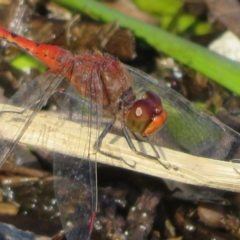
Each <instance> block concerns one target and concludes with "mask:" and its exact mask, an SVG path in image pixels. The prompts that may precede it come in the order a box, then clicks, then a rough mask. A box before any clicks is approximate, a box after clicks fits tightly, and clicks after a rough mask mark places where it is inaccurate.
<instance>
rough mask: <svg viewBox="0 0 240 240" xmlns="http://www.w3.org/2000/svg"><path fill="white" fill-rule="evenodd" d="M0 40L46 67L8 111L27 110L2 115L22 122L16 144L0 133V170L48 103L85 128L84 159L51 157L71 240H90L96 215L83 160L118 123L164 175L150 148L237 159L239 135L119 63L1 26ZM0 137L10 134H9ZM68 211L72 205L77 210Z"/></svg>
mask: <svg viewBox="0 0 240 240" xmlns="http://www.w3.org/2000/svg"><path fill="white" fill-rule="evenodd" d="M0 38H2V39H4V40H6V41H8V42H10V43H13V44H15V45H17V46H18V47H20V48H21V49H23V50H25V51H26V52H28V53H29V54H31V55H33V56H34V57H36V58H37V59H39V60H40V61H42V62H43V63H45V64H46V65H47V66H48V67H49V70H48V71H47V72H46V73H44V74H41V75H40V76H38V77H37V78H36V79H33V80H32V81H31V82H30V83H28V84H27V85H24V86H22V88H21V89H20V90H19V91H18V92H17V93H16V94H15V95H14V96H13V97H12V98H11V99H10V101H9V103H8V105H14V106H17V107H20V108H21V109H24V110H21V111H19V112H11V111H10V110H9V109H8V107H3V108H2V109H0V119H1V117H3V116H4V114H8V115H9V114H10V115H11V114H12V115H11V116H12V117H11V121H12V122H14V121H18V122H21V123H22V124H21V127H20V128H19V129H18V131H16V132H13V133H12V139H14V141H9V140H6V139H4V134H2V136H0V164H1V165H2V164H3V163H4V162H5V161H6V159H7V158H8V156H9V155H10V154H11V152H12V151H13V149H14V147H15V146H16V144H17V143H18V141H19V140H20V138H21V136H22V135H23V134H24V132H25V131H26V129H27V128H28V127H29V125H30V123H31V122H32V120H33V119H34V117H35V116H36V114H37V113H38V112H39V111H40V110H41V108H42V107H43V106H44V105H45V104H46V103H47V101H48V99H49V97H50V96H53V97H54V98H55V99H56V102H57V104H58V106H59V107H60V109H61V110H60V112H61V113H62V116H61V117H62V118H63V119H66V118H67V119H68V120H70V121H73V122H77V123H79V124H82V125H84V126H86V127H87V128H88V129H89V130H88V131H89V134H88V139H87V141H85V143H84V146H82V145H81V146H80V144H79V148H84V155H83V156H82V157H81V160H79V159H76V158H74V157H69V156H66V155H63V154H58V153H55V154H54V172H55V175H56V176H58V177H59V178H58V179H57V180H56V183H55V192H56V196H57V198H58V204H59V208H60V212H61V219H62V225H63V228H64V230H65V232H66V236H67V238H68V239H89V238H90V235H91V232H92V229H93V224H94V218H95V214H96V211H97V194H96V191H97V184H96V162H97V159H96V161H95V162H93V161H88V159H89V158H90V157H89V156H90V154H93V153H90V152H89V149H90V146H92V145H94V146H95V149H96V151H101V143H102V141H103V140H104V137H105V136H106V134H107V133H108V132H110V131H114V126H115V125H116V124H117V123H119V125H120V128H121V133H120V134H121V135H122V136H124V137H125V138H126V141H127V142H128V144H129V146H130V148H131V149H132V150H134V151H135V152H136V153H137V154H142V153H141V152H140V151H138V150H137V149H136V148H135V146H134V145H133V144H132V142H131V137H130V135H129V134H130V133H131V132H133V133H134V134H135V133H136V134H138V135H140V137H142V138H143V140H146V141H148V140H149V143H150V145H151V146H152V148H153V152H154V154H153V156H152V155H145V156H146V157H153V158H155V159H156V160H158V161H159V162H160V163H161V164H162V165H163V167H166V168H170V167H171V165H170V164H169V163H166V162H164V160H163V159H162V158H161V156H159V154H158V152H157V151H156V149H155V148H154V145H153V144H152V143H154V144H156V145H160V146H163V147H168V148H171V149H174V150H177V151H183V152H187V153H190V154H193V155H196V156H204V157H209V158H213V159H222V160H231V159H233V158H238V157H239V155H240V152H239V146H240V137H239V134H237V133H236V132H234V131H233V130H232V129H230V128H228V127H227V126H225V125H224V124H222V123H220V122H219V121H218V120H217V119H216V118H214V117H213V116H211V115H206V114H205V113H203V112H202V111H200V110H199V109H197V108H196V107H194V106H193V105H192V104H191V103H190V102H188V101H187V100H186V99H185V98H183V97H182V96H180V95H179V94H177V93H176V92H175V91H174V90H172V89H171V88H168V87H167V86H166V85H165V84H164V83H161V82H159V81H157V80H156V79H154V78H152V77H151V76H149V75H147V74H145V73H143V72H141V71H139V70H136V69H134V68H132V67H130V66H127V65H124V64H122V63H120V62H119V61H118V60H117V59H116V58H114V57H113V56H111V55H109V54H102V53H100V52H96V51H95V52H83V53H80V54H77V55H74V54H72V53H70V52H69V51H67V50H65V49H63V48H60V47H58V46H52V45H47V44H38V43H36V42H34V41H31V40H28V39H26V38H24V37H21V36H18V35H17V34H15V33H12V32H9V31H8V30H6V29H4V28H2V27H0ZM160 97H161V98H160ZM6 106H7V105H6ZM163 106H164V107H163ZM59 127H61V124H59ZM160 128H161V131H158V130H159V129H160ZM91 129H98V131H92V130H91ZM4 131H10V132H11V129H5V130H4ZM92 135H94V136H92ZM79 138H81V132H79ZM92 139H94V140H92ZM95 139H97V141H96V140H95ZM137 139H138V137H137ZM139 140H140V139H139ZM56 142H57V139H56ZM69 147H71V146H69ZM104 154H106V155H108V154H109V153H105V152H104ZM111 154H112V153H110V155H111ZM94 156H97V155H94ZM120 159H121V157H120ZM133 167H134V166H133ZM63 186H67V187H66V188H64V187H63ZM70 196H74V197H70ZM69 205H73V206H74V211H73V210H71V208H69Z"/></svg>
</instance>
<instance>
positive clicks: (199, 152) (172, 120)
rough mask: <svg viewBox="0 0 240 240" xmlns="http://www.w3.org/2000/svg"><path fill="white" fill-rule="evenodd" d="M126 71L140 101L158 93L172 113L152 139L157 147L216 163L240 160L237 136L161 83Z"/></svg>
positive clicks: (147, 76)
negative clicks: (142, 97)
mask: <svg viewBox="0 0 240 240" xmlns="http://www.w3.org/2000/svg"><path fill="white" fill-rule="evenodd" d="M125 67H126V68H127V70H128V71H129V73H130V75H131V77H132V80H133V82H134V90H135V92H137V95H138V96H139V97H140V96H141V95H142V94H143V93H144V92H145V91H146V90H150V91H153V92H155V93H157V94H158V95H159V96H160V97H161V99H162V103H163V107H164V108H165V109H166V111H167V113H168V117H167V121H166V123H165V125H164V126H163V127H162V129H161V130H160V131H158V132H156V133H155V134H153V136H152V137H153V139H152V141H153V142H154V143H155V144H157V145H160V146H163V147H167V148H171V149H174V150H178V151H183V152H186V153H189V154H193V155H196V156H203V157H209V158H213V159H222V160H230V159H233V158H235V159H236V158H239V157H240V151H239V147H240V135H239V134H238V133H237V132H235V131H234V130H232V129H230V128H229V127H227V126H225V125H224V124H222V123H221V122H220V121H219V120H218V119H217V118H215V117H213V116H210V115H206V114H205V113H203V112H202V111H201V110H199V109H197V108H196V107H194V106H193V105H192V104H191V103H190V102H189V101H188V100H186V99H185V98H184V97H182V96H181V95H180V94H178V93H177V92H175V91H174V90H172V89H171V88H168V87H167V86H166V85H165V84H163V83H161V82H160V81H159V82H157V80H156V79H153V78H152V77H150V76H149V75H147V74H145V73H143V72H141V71H139V70H136V69H134V68H131V67H129V66H126V65H125Z"/></svg>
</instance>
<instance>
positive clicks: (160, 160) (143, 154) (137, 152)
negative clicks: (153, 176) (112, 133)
mask: <svg viewBox="0 0 240 240" xmlns="http://www.w3.org/2000/svg"><path fill="white" fill-rule="evenodd" d="M122 131H123V135H124V136H125V139H126V141H127V143H128V145H129V147H130V148H131V150H132V151H133V152H135V153H136V154H139V155H142V156H144V157H148V158H153V159H156V160H158V161H159V162H160V164H162V166H163V167H165V168H166V169H169V168H170V164H169V163H165V162H163V161H162V159H161V158H160V156H159V153H158V151H157V149H156V148H155V146H154V145H153V144H152V143H151V142H150V141H149V140H148V139H147V142H148V143H149V144H150V146H151V148H152V149H153V151H154V153H155V155H156V156H151V155H148V154H146V153H143V152H140V151H138V150H137V149H136V147H135V146H134V144H133V142H132V140H131V138H130V136H129V134H128V131H127V129H126V128H125V127H124V128H122Z"/></svg>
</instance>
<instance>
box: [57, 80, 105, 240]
mask: <svg viewBox="0 0 240 240" xmlns="http://www.w3.org/2000/svg"><path fill="white" fill-rule="evenodd" d="M61 87H62V89H64V90H63V91H62V92H59V93H55V94H54V98H55V99H56V101H57V104H58V106H59V107H60V118H61V119H62V120H59V122H58V127H61V126H62V124H63V123H64V121H65V120H66V119H67V120H68V121H71V122H74V123H77V124H78V125H76V129H73V131H74V132H76V133H77V134H78V136H79V142H78V143H77V144H78V148H77V149H84V151H83V154H82V155H81V158H74V157H69V156H65V155H60V154H57V153H55V154H54V174H55V175H56V176H57V179H56V180H55V186H54V190H55V196H56V197H57V199H58V205H59V208H60V212H61V221H62V225H63V228H64V230H65V234H66V236H67V239H89V238H90V233H91V230H92V226H93V221H94V217H93V216H94V214H95V213H96V209H97V206H96V205H97V203H96V202H97V200H96V197H97V194H96V191H97V186H96V185H97V184H96V170H97V169H96V152H95V151H94V150H93V148H92V146H94V143H95V141H96V139H97V138H98V136H99V133H100V131H101V129H102V128H103V126H102V125H101V119H102V108H101V105H98V104H99V103H101V101H102V96H101V94H99V95H98V96H96V99H91V100H87V99H84V98H82V97H81V96H80V95H79V93H78V92H77V91H76V90H75V88H74V87H73V86H71V84H68V82H64V81H63V84H62V85H61ZM87 88H89V89H86V91H89V90H90V88H91V86H90V83H89V86H87ZM78 126H79V127H78ZM82 128H86V129H87V130H88V134H87V136H86V135H84V136H82V132H81V129H82ZM83 139H85V140H84V141H83ZM56 141H57V139H56ZM66 144H68V145H69V147H70V148H71V144H69V141H68V139H67V140H66ZM75 149H76V148H75ZM80 152H81V151H78V150H76V152H75V153H74V154H73V155H75V154H76V155H78V156H79V155H80ZM90 158H91V160H90ZM94 159H95V161H93V160H94Z"/></svg>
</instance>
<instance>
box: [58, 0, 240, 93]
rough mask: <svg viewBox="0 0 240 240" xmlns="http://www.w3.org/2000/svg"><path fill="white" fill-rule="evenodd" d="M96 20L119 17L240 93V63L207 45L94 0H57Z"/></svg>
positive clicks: (171, 53)
mask: <svg viewBox="0 0 240 240" xmlns="http://www.w3.org/2000/svg"><path fill="white" fill-rule="evenodd" d="M54 1H55V2H57V3H60V4H62V5H64V6H66V7H68V8H71V9H74V10H77V11H79V12H81V13H84V14H87V15H89V16H91V17H93V18H95V19H97V20H102V21H105V22H110V21H114V20H117V21H118V22H119V24H120V25H121V26H122V27H126V28H129V29H131V30H132V31H133V33H134V34H135V35H136V36H137V37H139V38H142V39H144V40H145V41H146V42H147V43H148V44H150V45H151V46H153V47H155V48H156V49H157V50H158V51H161V52H163V53H165V54H167V55H169V56H171V57H173V58H174V59H176V60H178V61H179V62H181V63H183V64H186V65H187V66H189V67H191V68H193V69H195V70H196V71H199V72H201V73H202V74H204V75H206V76H207V77H209V78H210V79H212V80H214V81H216V82H217V83H219V84H221V85H222V86H224V87H226V88H227V89H229V90H231V91H232V92H234V93H237V94H239V95H240V82H239V77H240V64H239V63H237V62H234V61H232V60H229V59H227V58H225V57H223V56H220V55H219V54H216V53H214V52H211V51H209V50H208V49H206V48H204V47H201V46H199V45H197V44H194V43H192V42H190V41H187V40H185V39H183V38H180V37H178V36H175V35H172V34H170V33H168V32H166V31H164V30H161V29H159V28H157V27H155V26H152V25H150V24H147V23H144V22H142V21H139V20H136V19H134V18H132V17H130V16H127V15H124V14H122V13H120V12H118V11H116V10H113V9H111V8H109V7H107V6H105V5H103V4H101V3H99V2H96V1H93V0H71V1H66V0H54Z"/></svg>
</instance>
